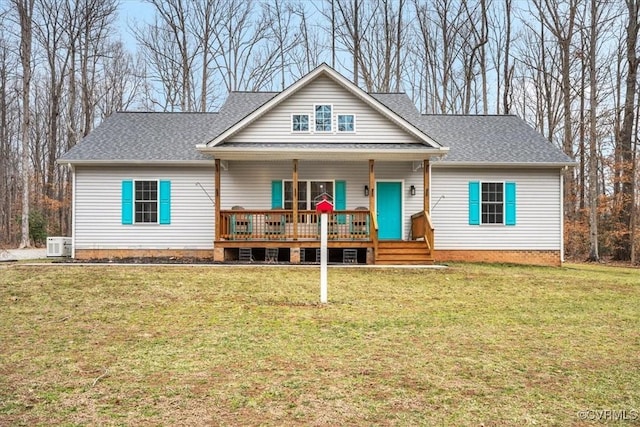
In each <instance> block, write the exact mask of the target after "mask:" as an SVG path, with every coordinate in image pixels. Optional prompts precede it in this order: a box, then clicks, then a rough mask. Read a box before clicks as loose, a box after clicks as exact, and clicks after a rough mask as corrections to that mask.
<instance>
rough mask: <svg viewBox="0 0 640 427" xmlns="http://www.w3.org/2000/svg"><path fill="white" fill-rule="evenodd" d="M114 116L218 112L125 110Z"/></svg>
mask: <svg viewBox="0 0 640 427" xmlns="http://www.w3.org/2000/svg"><path fill="white" fill-rule="evenodd" d="M115 114H171V115H177V114H202V115H207V114H218V111H140V110H138V111H127V110H118V111H116V112H115Z"/></svg>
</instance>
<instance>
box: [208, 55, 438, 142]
mask: <svg viewBox="0 0 640 427" xmlns="http://www.w3.org/2000/svg"><path fill="white" fill-rule="evenodd" d="M320 74H327V75H328V76H329V77H330V78H331V79H332V80H333V81H335V82H336V83H338V84H339V85H340V86H342V87H343V88H345V89H346V90H347V91H349V92H350V93H351V94H353V95H354V96H356V97H357V98H359V99H360V100H362V101H363V102H365V103H366V104H367V105H369V106H370V107H372V108H373V109H374V110H376V111H377V112H379V113H380V114H382V115H383V116H385V117H386V118H387V119H389V120H391V121H392V122H394V123H395V124H396V125H398V126H400V127H402V128H403V129H404V130H406V131H407V132H409V133H410V134H412V135H413V136H415V137H416V138H418V139H419V140H421V141H424V142H426V143H427V144H429V145H431V146H432V147H434V148H441V147H442V146H441V145H440V144H439V143H438V142H436V141H435V140H434V139H432V138H431V137H430V136H429V135H427V134H425V133H424V132H422V131H421V130H420V129H418V128H416V127H415V126H414V125H412V124H411V123H409V122H408V121H407V120H405V119H404V118H402V116H400V115H399V114H397V113H395V112H394V111H392V110H391V109H390V108H388V107H386V106H385V105H384V104H382V103H381V102H379V101H378V100H377V99H375V98H374V97H373V96H371V95H369V94H368V93H367V92H365V91H364V90H362V89H360V88H359V87H358V86H356V85H355V84H354V83H352V82H351V81H350V80H348V79H346V78H345V77H344V76H343V75H342V74H340V73H338V72H337V71H335V70H334V69H333V68H331V67H329V66H328V65H327V64H324V63H323V64H321V65H320V66H318V67H317V68H316V69H315V70H313V71H311V72H310V73H309V74H307V75H306V76H304V77H302V78H301V79H300V80H298V81H296V82H295V83H293V84H292V85H291V86H289V87H288V88H287V89H285V90H283V91H282V92H280V93H279V94H277V95H276V96H274V97H273V98H271V99H270V100H269V101H267V102H266V103H264V104H263V105H262V106H260V107H259V108H258V109H256V110H255V111H254V112H252V113H251V114H249V115H248V116H246V117H245V118H243V119H242V120H240V121H239V122H238V123H236V124H235V125H233V126H231V127H230V128H229V129H227V130H226V131H224V132H222V133H221V134H220V135H218V136H217V137H215V138H214V139H213V140H211V141H209V142H207V143H206V144H198V145H196V148H197V149H199V150H202V149H204V148H206V147H209V148H210V147H215V146H216V145H218V144H220V143H221V142H222V141H225V140H226V139H227V138H229V137H231V136H232V135H234V134H235V133H237V132H238V131H240V130H242V129H244V128H245V127H246V126H248V125H249V124H251V123H252V122H253V121H255V120H256V119H258V118H259V117H260V116H262V115H263V114H265V113H266V112H267V111H269V110H271V109H272V108H274V107H275V106H277V105H278V104H280V103H281V102H283V101H285V100H286V99H287V98H289V97H290V96H291V95H293V94H294V93H296V92H297V91H298V90H299V89H300V88H302V87H304V86H306V85H307V84H308V83H309V82H311V81H312V80H314V79H315V78H316V77H317V76H319V75H320Z"/></svg>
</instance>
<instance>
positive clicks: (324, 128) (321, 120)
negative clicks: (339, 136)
mask: <svg viewBox="0 0 640 427" xmlns="http://www.w3.org/2000/svg"><path fill="white" fill-rule="evenodd" d="M314 110H315V124H316V126H315V129H316V132H331V130H332V127H331V117H332V108H331V105H326V104H324V105H316V106H315V108H314Z"/></svg>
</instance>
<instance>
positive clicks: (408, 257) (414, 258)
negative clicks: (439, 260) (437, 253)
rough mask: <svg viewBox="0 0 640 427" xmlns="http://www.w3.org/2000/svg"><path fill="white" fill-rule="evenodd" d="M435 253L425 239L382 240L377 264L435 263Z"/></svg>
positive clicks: (379, 244) (377, 254) (377, 253)
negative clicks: (428, 246)
mask: <svg viewBox="0 0 640 427" xmlns="http://www.w3.org/2000/svg"><path fill="white" fill-rule="evenodd" d="M433 262H434V259H433V254H432V253H431V251H430V250H429V249H427V246H426V244H425V242H424V241H416V240H412V241H395V240H381V241H380V242H379V243H378V251H377V252H376V264H389V265H402V264H405V265H406V264H414V265H419V264H433Z"/></svg>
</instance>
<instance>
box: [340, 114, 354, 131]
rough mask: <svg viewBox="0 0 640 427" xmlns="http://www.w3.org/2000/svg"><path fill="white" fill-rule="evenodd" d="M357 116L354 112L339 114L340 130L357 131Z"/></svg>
mask: <svg viewBox="0 0 640 427" xmlns="http://www.w3.org/2000/svg"><path fill="white" fill-rule="evenodd" d="M355 131H356V116H354V115H353V114H338V132H355Z"/></svg>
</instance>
